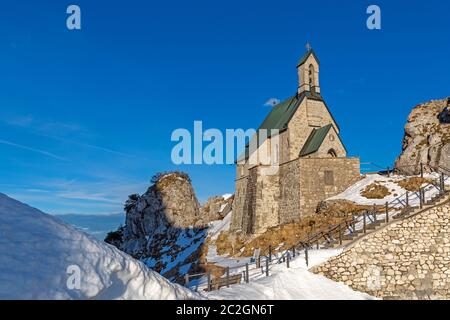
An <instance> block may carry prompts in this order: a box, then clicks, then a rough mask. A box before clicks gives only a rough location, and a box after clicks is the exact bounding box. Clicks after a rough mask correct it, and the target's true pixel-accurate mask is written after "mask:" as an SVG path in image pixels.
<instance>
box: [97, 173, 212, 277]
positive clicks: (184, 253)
mask: <svg viewBox="0 0 450 320" xmlns="http://www.w3.org/2000/svg"><path fill="white" fill-rule="evenodd" d="M152 182H153V185H152V186H151V187H150V188H148V190H147V191H146V192H145V193H144V194H142V195H138V194H133V195H130V196H129V199H128V200H127V201H126V203H125V211H126V220H125V226H124V227H122V228H120V229H119V230H117V231H115V232H111V233H109V234H108V236H107V237H106V239H105V241H106V242H108V243H110V244H112V245H114V246H116V247H118V248H119V249H121V250H122V251H125V252H126V253H128V254H130V255H131V256H133V257H135V258H137V259H140V260H141V261H143V262H144V263H145V264H147V266H149V267H151V268H152V269H154V270H156V271H158V272H160V273H161V274H163V275H166V276H167V275H171V278H172V280H177V276H178V272H177V271H178V269H179V268H180V267H184V268H185V269H186V271H188V270H189V269H190V268H191V267H192V266H193V262H196V261H197V260H198V258H199V256H200V255H201V252H200V251H201V246H202V244H203V242H204V238H205V235H206V230H205V227H204V226H205V223H204V221H203V219H202V213H201V210H200V205H199V202H198V200H197V197H196V196H195V192H194V189H193V187H192V185H191V181H190V179H189V177H188V176H187V175H186V174H184V173H181V172H171V173H163V174H158V175H156V176H154V177H153V178H152ZM187 249H189V250H187Z"/></svg>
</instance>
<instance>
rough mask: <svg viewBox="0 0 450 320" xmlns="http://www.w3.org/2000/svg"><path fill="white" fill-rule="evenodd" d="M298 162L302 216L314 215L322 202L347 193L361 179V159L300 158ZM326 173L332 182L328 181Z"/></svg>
mask: <svg viewBox="0 0 450 320" xmlns="http://www.w3.org/2000/svg"><path fill="white" fill-rule="evenodd" d="M298 161H299V167H300V197H299V201H300V209H301V215H302V216H308V215H312V214H314V213H315V212H316V208H317V204H318V203H319V202H320V201H323V200H325V199H327V198H329V197H333V196H335V195H337V194H339V193H341V192H343V191H345V190H346V189H347V188H348V187H350V186H351V185H352V184H354V183H355V182H357V181H358V180H359V179H360V163H359V158H300V159H299V160H298ZM326 172H328V175H331V178H330V177H328V178H329V179H331V180H332V181H326V178H327V177H326V174H327V173H326ZM327 182H328V183H327ZM330 182H331V183H330Z"/></svg>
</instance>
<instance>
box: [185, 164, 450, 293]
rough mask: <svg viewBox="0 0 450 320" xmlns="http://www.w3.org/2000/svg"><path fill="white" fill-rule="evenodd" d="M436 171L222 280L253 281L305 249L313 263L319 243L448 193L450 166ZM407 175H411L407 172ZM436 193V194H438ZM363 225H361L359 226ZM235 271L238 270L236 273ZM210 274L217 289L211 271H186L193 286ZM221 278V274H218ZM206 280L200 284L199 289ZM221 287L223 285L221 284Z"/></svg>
mask: <svg viewBox="0 0 450 320" xmlns="http://www.w3.org/2000/svg"><path fill="white" fill-rule="evenodd" d="M421 168H422V173H421V176H422V177H423V170H424V169H425V166H421ZM429 168H430V169H432V171H434V172H438V173H439V174H440V178H439V183H436V184H435V183H428V184H426V185H425V186H424V187H422V188H420V189H419V190H418V191H417V192H406V193H404V194H403V195H400V196H398V197H396V198H395V199H394V200H392V201H390V202H386V203H385V205H384V208H383V207H382V206H376V205H373V207H372V208H371V209H367V210H365V211H364V212H363V213H362V214H359V215H352V217H351V218H349V219H346V220H345V221H343V222H341V223H339V224H336V225H332V226H330V227H329V228H328V229H327V230H325V231H323V230H322V231H319V232H317V233H314V234H312V235H309V236H308V237H306V238H305V239H302V240H300V241H298V242H297V243H296V244H295V245H293V246H292V247H291V248H290V249H288V250H285V251H284V252H283V251H282V252H278V253H281V256H280V257H278V253H277V255H276V256H275V255H274V253H273V252H274V250H273V247H272V246H269V247H268V248H266V250H265V251H264V252H267V255H260V256H259V257H257V258H256V259H253V260H251V261H250V262H247V263H245V264H241V265H237V266H233V267H226V268H225V276H224V277H222V278H221V279H222V280H221V281H220V283H222V284H223V283H224V284H225V285H224V286H226V287H229V286H230V285H232V284H236V281H234V279H239V281H240V280H241V279H243V281H244V282H245V283H249V282H250V273H251V272H253V273H255V272H254V271H257V273H258V274H262V275H265V276H269V275H270V270H271V269H272V267H273V266H274V265H279V264H281V263H286V267H287V268H289V267H290V262H291V259H292V258H295V257H296V256H297V255H300V254H302V253H303V255H304V258H305V263H306V266H309V250H311V249H312V248H314V247H316V248H317V249H320V247H321V246H323V245H326V244H330V243H333V242H337V243H339V244H340V245H342V243H343V241H344V237H345V236H349V235H352V234H355V233H359V232H360V233H362V234H366V233H367V231H368V230H367V229H368V228H369V227H370V226H371V225H373V224H376V223H378V222H389V221H390V219H391V218H396V217H402V216H404V215H406V214H407V213H408V212H409V210H411V209H412V208H417V207H413V206H411V203H412V201H413V200H414V199H418V202H419V203H418V204H419V207H420V208H422V207H423V206H424V205H425V204H426V194H427V192H430V191H431V190H434V189H437V191H438V194H437V195H443V194H446V193H448V192H449V191H447V190H446V188H445V184H446V182H448V181H450V169H448V168H445V167H442V166H438V167H431V166H430V167H429ZM396 169H397V168H394V169H392V171H390V169H388V170H387V171H386V173H387V174H388V175H390V174H391V173H393V172H396ZM405 178H410V177H407V176H405ZM437 195H436V196H437ZM380 215H382V218H383V219H382V220H379V219H378V217H379V216H380ZM358 225H359V227H360V228H357V226H358ZM233 271H234V273H233ZM237 274H241V275H242V277H236V275H237ZM205 276H206V286H205V290H206V291H211V290H212V289H213V284H214V283H216V282H217V280H214V279H213V277H212V274H211V272H205V273H197V274H186V275H185V286H187V287H188V286H190V283H191V282H192V279H196V278H203V277H205ZM216 279H217V278H216ZM201 285H202V284H201V283H200V284H199V285H197V288H196V289H197V290H198V288H199V287H200V286H201ZM219 288H220V285H219Z"/></svg>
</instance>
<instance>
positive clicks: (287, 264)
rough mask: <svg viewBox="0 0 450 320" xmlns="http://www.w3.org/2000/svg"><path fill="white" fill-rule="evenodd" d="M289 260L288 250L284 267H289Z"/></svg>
mask: <svg viewBox="0 0 450 320" xmlns="http://www.w3.org/2000/svg"><path fill="white" fill-rule="evenodd" d="M289 260H291V254H290V253H289V252H288V253H287V257H286V267H287V268H288V269H289Z"/></svg>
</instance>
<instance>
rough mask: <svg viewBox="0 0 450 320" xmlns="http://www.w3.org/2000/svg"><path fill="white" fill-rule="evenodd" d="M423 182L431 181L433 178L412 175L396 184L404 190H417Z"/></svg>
mask: <svg viewBox="0 0 450 320" xmlns="http://www.w3.org/2000/svg"><path fill="white" fill-rule="evenodd" d="M424 183H433V180H431V179H427V178H421V177H412V178H408V179H404V180H402V181H399V182H397V184H398V185H399V186H400V187H402V188H403V189H405V190H408V191H411V192H415V191H419V189H420V187H421V186H422V185H423V184H424Z"/></svg>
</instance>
